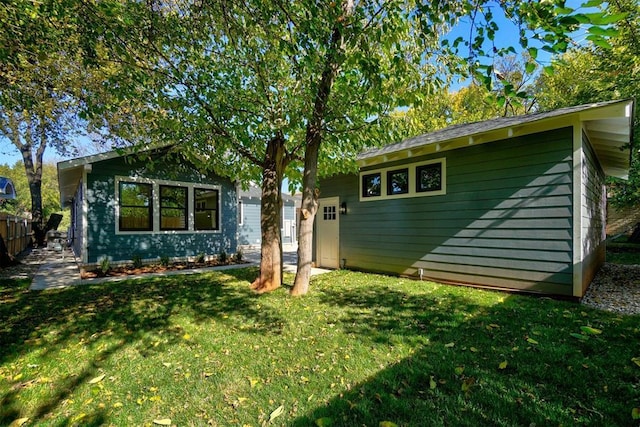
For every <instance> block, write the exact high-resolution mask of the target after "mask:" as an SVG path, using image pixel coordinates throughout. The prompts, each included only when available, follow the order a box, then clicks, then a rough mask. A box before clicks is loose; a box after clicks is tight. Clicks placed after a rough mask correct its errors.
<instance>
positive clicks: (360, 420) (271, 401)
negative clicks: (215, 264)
mask: <svg viewBox="0 0 640 427" xmlns="http://www.w3.org/2000/svg"><path fill="white" fill-rule="evenodd" d="M255 274H256V270H255V269H242V270H230V271H226V272H219V273H212V274H205V275H199V276H173V277H170V278H162V279H145V280H138V281H129V282H121V283H108V284H101V285H87V286H82V287H76V288H70V289H64V290H56V291H47V292H29V291H26V290H25V289H26V287H27V286H28V283H26V282H25V281H22V282H10V281H5V282H0V425H6V424H10V423H11V422H13V421H14V420H16V419H20V418H28V421H27V424H26V425H53V426H66V425H116V426H125V425H127V426H128V425H152V423H153V421H154V420H159V419H167V418H168V419H170V420H171V423H172V424H174V425H180V426H184V425H187V426H188V425H213V426H230V425H238V426H243V425H249V426H257V425H264V424H269V418H270V415H271V414H272V413H274V411H276V410H277V409H278V408H279V407H280V406H282V411H281V414H280V415H279V416H277V417H275V418H274V419H273V420H272V421H271V423H270V424H271V425H287V426H309V425H316V424H318V425H333V426H361V425H366V426H378V425H379V423H380V422H382V421H391V422H393V423H396V424H397V425H401V426H404V425H406V426H431V425H433V426H439V425H456V426H457V425H461V426H465V425H466V426H476V425H492V426H514V425H524V426H529V425H537V426H542V425H556V426H557V425H565V426H567V425H594V426H600V425H638V421H635V420H633V418H632V410H633V408H636V407H640V366H638V365H637V364H636V363H634V361H632V359H633V358H636V357H640V340H639V338H640V317H638V316H621V315H614V314H610V313H606V312H602V311H598V310H593V309H589V308H586V307H583V306H580V305H579V304H577V303H573V302H567V301H557V300H553V299H549V298H537V297H531V296H522V295H510V294H506V293H499V292H492V291H484V290H477V289H470V288H463V287H454V286H444V285H437V284H434V283H429V282H418V281H411V280H406V279H399V278H393V277H384V276H377V275H370V274H362V273H354V272H344V271H342V272H333V273H329V274H326V275H323V276H318V277H316V278H315V279H314V281H313V282H312V286H311V292H310V294H309V295H308V296H306V297H303V298H291V297H289V296H288V294H287V290H286V289H284V288H283V289H279V290H277V291H275V292H273V293H271V294H268V295H262V296H258V295H254V294H253V293H252V292H251V291H250V290H249V289H248V287H249V283H250V281H251V280H252V279H253V278H254V277H255ZM288 279H289V280H290V279H291V278H290V277H289V278H288ZM585 326H589V327H592V328H597V329H598V330H601V331H602V333H601V334H588V332H589V330H587V332H585V330H583V329H582V327H585ZM277 413H278V412H276V413H274V415H275V414H277Z"/></svg>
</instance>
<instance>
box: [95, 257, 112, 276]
mask: <svg viewBox="0 0 640 427" xmlns="http://www.w3.org/2000/svg"><path fill="white" fill-rule="evenodd" d="M98 264H99V268H100V272H101V273H102V275H103V276H104V275H106V274H107V273H108V272H109V270H111V261H110V260H109V257H103V258H101V259H100V262H99V263H98Z"/></svg>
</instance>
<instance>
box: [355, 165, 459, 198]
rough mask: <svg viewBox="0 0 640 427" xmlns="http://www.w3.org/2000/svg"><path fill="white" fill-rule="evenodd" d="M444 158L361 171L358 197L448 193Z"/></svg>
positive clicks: (416, 195)
mask: <svg viewBox="0 0 640 427" xmlns="http://www.w3.org/2000/svg"><path fill="white" fill-rule="evenodd" d="M446 165H447V159H446V158H444V157H442V158H439V159H430V160H424V161H420V162H414V163H407V164H404V165H400V166H392V167H387V168H380V169H374V170H367V171H363V172H360V184H359V185H360V201H361V202H365V201H366V202H369V201H374V200H387V199H403V198H407V197H429V196H440V195H444V194H447V173H446V170H447V167H446Z"/></svg>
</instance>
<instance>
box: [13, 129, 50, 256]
mask: <svg viewBox="0 0 640 427" xmlns="http://www.w3.org/2000/svg"><path fill="white" fill-rule="evenodd" d="M16 145H18V144H16ZM31 147H32V144H31V143H28V144H20V145H18V148H19V149H20V152H21V153H22V160H23V163H24V169H25V172H26V174H27V182H28V183H29V192H30V193H31V221H32V227H33V234H34V239H35V241H36V243H37V244H38V246H42V245H44V240H45V233H46V230H45V229H44V228H45V225H44V217H43V212H42V158H43V156H44V150H45V147H46V142H45V141H40V144H39V146H38V149H37V150H36V153H35V164H34V159H33V154H32V153H31Z"/></svg>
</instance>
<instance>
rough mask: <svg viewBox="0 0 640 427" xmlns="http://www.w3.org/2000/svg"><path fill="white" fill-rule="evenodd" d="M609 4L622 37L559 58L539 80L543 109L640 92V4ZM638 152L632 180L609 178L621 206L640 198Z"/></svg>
mask: <svg viewBox="0 0 640 427" xmlns="http://www.w3.org/2000/svg"><path fill="white" fill-rule="evenodd" d="M607 10H608V13H609V14H610V16H612V17H617V18H620V19H619V20H617V21H616V22H615V23H613V24H614V25H613V27H612V30H615V32H616V34H617V37H615V38H611V39H609V40H608V42H607V44H608V45H610V47H609V46H607V47H606V48H603V46H602V43H600V44H596V46H590V47H585V48H580V49H574V50H571V51H569V52H567V53H566V54H564V55H563V56H561V57H558V58H556V60H555V61H554V63H553V69H554V73H553V74H546V75H542V76H541V77H540V79H539V81H538V93H537V97H538V102H539V104H540V108H541V109H543V110H551V109H554V108H559V107H566V106H570V105H578V104H586V103H589V102H598V101H608V100H613V99H624V98H635V97H637V95H638V93H640V73H638V70H640V5H639V4H638V3H637V2H634V1H628V0H624V1H619V2H613V3H611V4H609V5H608V9H607ZM610 33H611V34H613V32H610ZM606 34H609V33H606ZM592 35H594V33H593V32H592ZM567 82H571V84H567ZM635 114H636V115H635V117H634V131H635V132H634V135H633V146H634V147H638V146H639V144H640V134H639V132H638V129H639V128H640V126H639V125H640V109H639V108H636V109H635ZM632 154H633V155H632V164H631V170H630V174H629V180H628V181H624V180H620V179H615V178H611V179H609V180H608V185H609V190H610V191H609V193H610V201H611V202H612V203H613V204H615V205H617V206H633V205H637V204H638V203H640V162H639V160H640V159H639V158H638V155H637V150H632Z"/></svg>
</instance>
